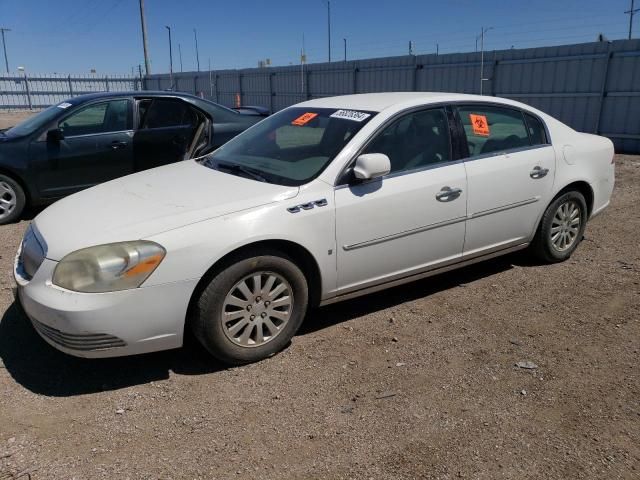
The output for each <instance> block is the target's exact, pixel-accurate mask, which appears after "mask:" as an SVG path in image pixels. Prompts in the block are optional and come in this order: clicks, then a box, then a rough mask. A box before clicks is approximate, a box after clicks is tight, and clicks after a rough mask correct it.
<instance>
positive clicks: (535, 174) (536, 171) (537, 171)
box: [529, 165, 549, 180]
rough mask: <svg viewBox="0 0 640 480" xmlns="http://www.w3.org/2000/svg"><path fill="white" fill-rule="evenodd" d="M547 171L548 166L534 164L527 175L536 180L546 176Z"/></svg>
mask: <svg viewBox="0 0 640 480" xmlns="http://www.w3.org/2000/svg"><path fill="white" fill-rule="evenodd" d="M547 173H549V169H548V168H542V167H540V166H537V165H536V166H535V167H533V170H531V172H529V176H530V177H531V178H533V179H534V180H537V179H538V178H542V177H544V176H546V175H547Z"/></svg>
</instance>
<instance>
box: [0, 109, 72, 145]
mask: <svg viewBox="0 0 640 480" xmlns="http://www.w3.org/2000/svg"><path fill="white" fill-rule="evenodd" d="M70 106H71V104H70V103H60V104H58V105H53V106H51V107H49V108H47V109H45V110H43V111H41V112H40V113H37V114H36V115H33V116H31V117H29V118H27V119H26V120H25V121H23V122H20V123H19V124H17V125H16V126H15V127H12V128H10V129H9V130H7V131H5V132H4V133H5V134H6V135H7V136H10V137H22V136H24V135H31V134H32V133H33V132H35V131H36V130H37V129H38V128H40V127H41V126H43V125H44V124H46V123H49V122H50V121H52V120H53V119H54V118H56V117H57V116H58V115H60V114H62V112H63V111H64V110H65V109H66V108H68V107H70Z"/></svg>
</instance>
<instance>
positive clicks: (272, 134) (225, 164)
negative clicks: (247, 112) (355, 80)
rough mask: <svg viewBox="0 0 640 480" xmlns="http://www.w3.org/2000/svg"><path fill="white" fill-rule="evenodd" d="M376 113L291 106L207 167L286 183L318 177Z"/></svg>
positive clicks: (216, 155)
mask: <svg viewBox="0 0 640 480" xmlns="http://www.w3.org/2000/svg"><path fill="white" fill-rule="evenodd" d="M374 116H375V112H368V111H355V110H344V109H337V108H304V107H301V108H299V107H296V108H288V109H286V110H283V111H281V112H278V113H277V114H275V115H273V116H271V117H269V118H267V119H265V120H263V121H262V122H260V123H258V124H257V125H256V126H255V127H253V128H251V129H249V130H247V131H246V132H244V133H242V134H240V135H238V136H237V137H236V138H234V139H233V140H231V141H230V142H228V143H227V144H225V145H224V146H222V147H221V148H219V149H218V150H216V151H215V152H214V153H212V154H211V155H209V156H208V157H207V158H206V159H205V160H204V161H203V165H205V166H207V167H209V168H214V169H216V170H221V171H224V172H229V173H233V174H236V175H244V176H247V177H251V178H254V179H256V180H261V181H267V182H269V183H277V184H280V185H289V186H298V185H302V184H304V183H307V182H309V181H310V180H312V179H314V178H315V177H317V176H318V175H320V173H322V171H323V170H324V169H325V168H326V166H327V165H329V163H331V161H332V160H333V159H334V158H335V156H336V155H337V154H338V153H340V151H341V150H342V149H343V148H344V147H345V145H347V143H349V141H350V140H351V139H352V138H353V137H354V136H355V134H356V133H358V131H359V130H360V129H361V128H362V127H363V126H364V125H366V124H367V122H369V121H370V120H371V119H372V118H373V117H374Z"/></svg>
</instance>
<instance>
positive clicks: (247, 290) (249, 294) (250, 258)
mask: <svg viewBox="0 0 640 480" xmlns="http://www.w3.org/2000/svg"><path fill="white" fill-rule="evenodd" d="M308 297H309V293H308V286H307V281H306V278H305V276H304V274H303V273H302V271H301V270H300V269H299V268H298V267H297V266H296V265H295V263H293V261H291V260H290V259H289V258H287V257H286V255H284V254H282V253H280V252H275V251H273V252H271V251H264V252H260V253H259V254H257V255H246V256H244V257H241V258H238V259H237V260H236V261H235V262H234V263H232V264H231V265H229V266H228V267H227V268H224V269H223V270H222V271H220V272H219V273H218V274H217V275H216V276H215V277H214V278H213V279H212V280H211V281H210V283H209V284H208V285H207V286H206V287H205V288H204V290H203V291H202V293H201V295H200V298H199V299H198V301H197V305H196V308H195V309H194V312H193V317H192V318H191V319H190V321H191V327H192V330H193V332H194V334H195V336H196V338H197V339H198V340H199V341H200V343H202V345H204V347H205V348H206V349H207V350H208V351H209V352H210V353H211V354H212V355H213V356H214V357H216V358H217V359H219V360H221V361H223V362H225V363H228V364H232V365H241V364H245V363H251V362H256V361H258V360H262V359H264V358H267V357H269V356H271V355H273V354H275V353H277V352H279V351H280V350H282V349H283V348H284V347H285V346H286V345H287V344H288V343H289V341H290V340H291V338H292V337H293V335H294V334H295V333H296V331H297V330H298V327H299V326H300V324H301V323H302V320H303V319H304V316H305V314H306V310H307V304H308Z"/></svg>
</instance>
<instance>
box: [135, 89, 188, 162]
mask: <svg viewBox="0 0 640 480" xmlns="http://www.w3.org/2000/svg"><path fill="white" fill-rule="evenodd" d="M137 105H138V129H137V130H136V133H135V137H134V142H133V144H134V147H133V154H134V162H135V170H136V171H140V170H146V169H149V168H154V167H158V166H160V165H167V164H169V163H173V162H178V161H180V160H184V157H185V153H186V152H187V150H188V148H189V146H190V144H191V140H192V139H193V136H194V134H195V131H196V129H197V127H198V115H197V113H196V111H195V109H194V107H192V106H191V105H189V104H188V103H187V102H185V101H183V100H180V99H178V98H152V99H141V100H138V102H137Z"/></svg>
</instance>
